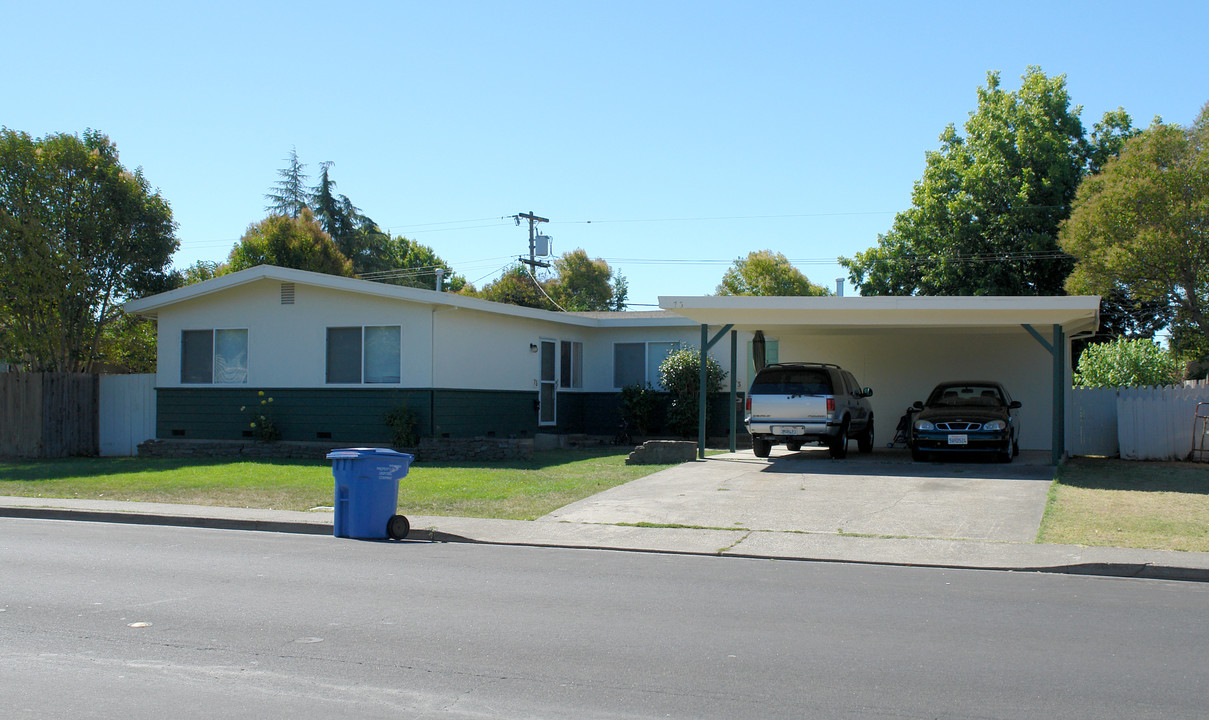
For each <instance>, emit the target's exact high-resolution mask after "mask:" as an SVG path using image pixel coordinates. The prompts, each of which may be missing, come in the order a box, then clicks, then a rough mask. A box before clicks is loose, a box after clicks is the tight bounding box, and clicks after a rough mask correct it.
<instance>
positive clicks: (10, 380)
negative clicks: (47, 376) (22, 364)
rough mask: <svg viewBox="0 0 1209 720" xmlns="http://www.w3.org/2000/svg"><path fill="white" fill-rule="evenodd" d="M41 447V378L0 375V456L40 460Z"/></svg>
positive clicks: (21, 375)
mask: <svg viewBox="0 0 1209 720" xmlns="http://www.w3.org/2000/svg"><path fill="white" fill-rule="evenodd" d="M41 445H42V377H41V375H39V374H33V373H9V372H5V373H0V456H8V457H37V456H38V453H39V452H40V449H41Z"/></svg>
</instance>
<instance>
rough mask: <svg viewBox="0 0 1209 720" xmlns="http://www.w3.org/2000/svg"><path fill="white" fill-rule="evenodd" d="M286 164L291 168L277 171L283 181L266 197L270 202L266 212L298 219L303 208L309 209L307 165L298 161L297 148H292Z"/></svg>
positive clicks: (274, 185)
mask: <svg viewBox="0 0 1209 720" xmlns="http://www.w3.org/2000/svg"><path fill="white" fill-rule="evenodd" d="M286 162H288V163H289V166H288V167H285V168H282V169H281V170H278V171H277V174H278V175H279V176H280V177H281V179H280V180H278V181H277V182H276V183H274V184H273V189H272V190H271V191H270V192H269V193H267V194H266V195H265V196H264V197H265V199H266V200H268V201H269V204H268V205H266V206H265V211H266V212H269V213H273V214H274V215H285V216H286V217H290V218H297V217H298V216H299V215H300V214H301V213H302V209H303V208H305V207H309V205H308V203H309V201H310V197H311V195H310V192H309V191H308V190H307V186H306V181H307V177H306V165H304V164H303V163H302V162H301V161H299V160H298V150H297V149H296V148H290V156H289V157H288V158H286Z"/></svg>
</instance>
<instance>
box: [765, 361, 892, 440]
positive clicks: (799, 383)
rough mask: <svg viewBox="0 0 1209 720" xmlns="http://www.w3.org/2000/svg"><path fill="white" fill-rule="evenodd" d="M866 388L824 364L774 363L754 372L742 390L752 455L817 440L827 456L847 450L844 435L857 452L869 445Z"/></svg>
mask: <svg viewBox="0 0 1209 720" xmlns="http://www.w3.org/2000/svg"><path fill="white" fill-rule="evenodd" d="M871 395H873V390H872V389H871V388H862V387H861V386H860V383H858V382H857V381H856V378H855V377H853V376H852V373H850V372H848V371H847V370H844V369H843V368H841V367H840V366H839V365H831V364H827V363H775V364H772V365H768V366H767V367H765V368H764V369H763V370H761V371H760V372H758V373H756V377H755V379H754V380H753V381H752V383H751V388H750V389H749V391H748V395H747V431H748V432H749V433H751V446H752V450H753V451H754V452H755V454H756V457H762V458H766V457H768V454H769V451H770V450H771V448H772V446H773V445H776V444H779V443H782V442H784V443H785V447H787V448H789V449H790V450H793V451H795V452H796V451H798V450H801V449H802V445H803V444H805V443H820V444H823V445H826V446H827V447H828V448H829V449H830V450H831V457H833V458H843V457H847V455H848V439H849V438H856V446H857V449H858V450H859V451H860V452H863V453H867V452H870V451H871V450H873V408H872V407H871V406H870V404H869V399H868V398H869V397H870V396H871Z"/></svg>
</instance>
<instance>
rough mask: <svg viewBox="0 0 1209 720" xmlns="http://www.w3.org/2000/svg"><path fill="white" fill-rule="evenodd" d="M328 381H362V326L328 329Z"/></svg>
mask: <svg viewBox="0 0 1209 720" xmlns="http://www.w3.org/2000/svg"><path fill="white" fill-rule="evenodd" d="M327 381H328V382H329V383H359V382H361V328H359V327H343V328H328V329H327Z"/></svg>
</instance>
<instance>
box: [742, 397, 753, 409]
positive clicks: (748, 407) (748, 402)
mask: <svg viewBox="0 0 1209 720" xmlns="http://www.w3.org/2000/svg"><path fill="white" fill-rule="evenodd" d="M743 404H744V406H745V407H746V409H747V412H751V395H748V396H747V401H746V402H745V403H743Z"/></svg>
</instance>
